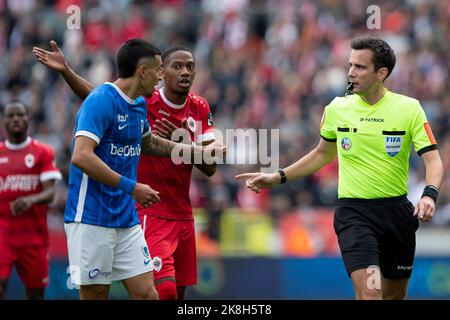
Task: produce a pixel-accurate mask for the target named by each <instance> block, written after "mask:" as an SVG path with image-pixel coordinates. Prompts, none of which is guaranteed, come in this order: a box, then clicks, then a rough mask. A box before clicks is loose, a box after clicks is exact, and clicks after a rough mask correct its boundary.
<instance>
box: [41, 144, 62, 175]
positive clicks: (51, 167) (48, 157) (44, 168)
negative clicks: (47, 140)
mask: <svg viewBox="0 0 450 320" xmlns="http://www.w3.org/2000/svg"><path fill="white" fill-rule="evenodd" d="M61 178H62V176H61V173H60V172H59V170H58V168H57V167H56V165H55V154H54V152H53V149H52V148H50V147H47V146H44V147H43V148H42V153H41V172H40V176H39V180H41V182H44V181H48V180H59V179H61Z"/></svg>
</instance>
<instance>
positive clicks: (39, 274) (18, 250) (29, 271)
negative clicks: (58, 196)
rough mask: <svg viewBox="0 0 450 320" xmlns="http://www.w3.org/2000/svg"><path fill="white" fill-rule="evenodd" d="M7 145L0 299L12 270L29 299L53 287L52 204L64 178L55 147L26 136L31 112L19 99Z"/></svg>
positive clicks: (1, 192) (10, 115)
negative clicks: (49, 217)
mask: <svg viewBox="0 0 450 320" xmlns="http://www.w3.org/2000/svg"><path fill="white" fill-rule="evenodd" d="M4 121H5V129H6V134H7V140H6V141H3V142H0V298H3V296H4V292H5V291H6V285H7V282H8V278H9V276H10V273H11V270H12V267H13V265H15V266H16V269H17V272H18V274H19V276H20V278H21V279H22V281H23V282H24V284H25V287H26V292H27V296H28V298H29V299H43V298H44V289H45V287H46V286H47V285H48V281H49V279H48V246H49V239H48V230H47V214H46V213H47V204H48V203H50V202H51V201H52V200H53V196H54V193H55V191H54V184H55V180H57V179H61V173H60V172H59V170H58V169H57V168H56V167H55V164H54V152H53V150H52V148H51V147H50V146H48V145H45V144H43V143H41V142H39V141H37V140H35V139H32V138H31V137H29V136H28V135H27V129H28V110H27V108H26V106H25V105H24V104H23V103H22V102H20V101H17V100H14V101H11V102H9V103H8V104H7V105H6V106H5V109H4Z"/></svg>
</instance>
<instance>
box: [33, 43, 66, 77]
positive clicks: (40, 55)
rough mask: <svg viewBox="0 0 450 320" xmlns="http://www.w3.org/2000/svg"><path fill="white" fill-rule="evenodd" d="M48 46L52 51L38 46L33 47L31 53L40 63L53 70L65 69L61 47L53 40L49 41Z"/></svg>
mask: <svg viewBox="0 0 450 320" xmlns="http://www.w3.org/2000/svg"><path fill="white" fill-rule="evenodd" d="M50 46H51V47H52V49H53V51H47V50H44V49H42V48H39V47H33V51H32V52H33V54H34V56H35V57H36V59H38V60H39V61H40V62H41V63H42V64H44V65H45V66H47V67H49V68H50V69H53V70H55V71H58V72H61V71H64V70H65V69H66V59H65V58H64V54H63V53H62V51H61V49H60V48H59V47H58V45H57V44H56V42H55V41H54V40H52V41H50Z"/></svg>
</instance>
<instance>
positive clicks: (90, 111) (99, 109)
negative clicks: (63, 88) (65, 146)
mask: <svg viewBox="0 0 450 320" xmlns="http://www.w3.org/2000/svg"><path fill="white" fill-rule="evenodd" d="M113 108H114V100H113V97H112V96H111V95H110V94H109V93H108V92H105V91H103V90H98V89H97V90H95V92H93V93H91V94H90V95H89V96H88V97H87V98H86V100H85V101H84V102H83V105H82V106H81V109H80V111H79V112H80V113H79V116H78V122H77V128H76V132H75V136H85V137H88V138H90V139H92V140H94V141H95V142H97V144H99V143H100V140H101V139H102V137H103V135H104V133H105V131H106V130H107V129H108V127H109V125H110V124H111V122H113V121H114V118H113V117H114V110H113Z"/></svg>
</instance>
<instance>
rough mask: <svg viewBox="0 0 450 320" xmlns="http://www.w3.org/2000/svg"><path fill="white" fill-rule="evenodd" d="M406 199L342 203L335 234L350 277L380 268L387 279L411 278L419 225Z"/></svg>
mask: <svg viewBox="0 0 450 320" xmlns="http://www.w3.org/2000/svg"><path fill="white" fill-rule="evenodd" d="M413 212H414V206H413V205H412V203H411V202H410V201H409V200H408V199H407V198H406V196H401V197H395V198H387V199H374V200H365V199H339V201H338V206H337V208H336V211H335V213H334V230H335V231H336V235H337V237H338V241H339V247H340V249H341V254H342V259H343V260H344V264H345V268H346V270H347V274H348V275H349V276H350V274H351V273H352V272H353V271H355V270H358V269H366V268H367V267H369V266H378V267H379V268H380V270H381V273H382V274H383V276H384V277H385V278H387V279H408V278H409V277H410V276H411V272H412V266H413V262H414V253H415V250H416V231H417V229H418V228H419V221H418V219H417V218H416V217H414V216H413Z"/></svg>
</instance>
